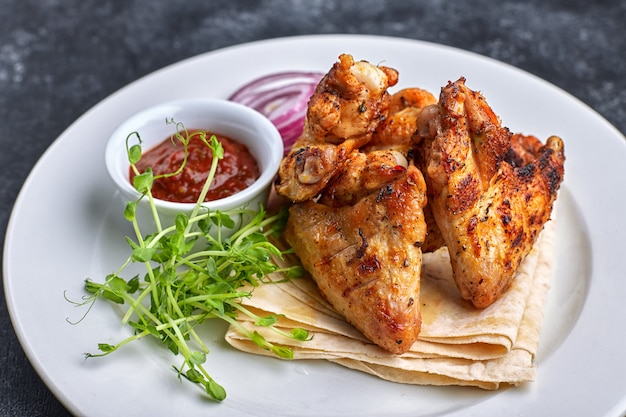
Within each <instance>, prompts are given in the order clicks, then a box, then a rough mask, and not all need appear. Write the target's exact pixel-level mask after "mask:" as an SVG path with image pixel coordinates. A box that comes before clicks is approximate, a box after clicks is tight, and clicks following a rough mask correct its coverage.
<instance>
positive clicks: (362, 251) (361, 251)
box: [356, 228, 368, 259]
mask: <svg viewBox="0 0 626 417" xmlns="http://www.w3.org/2000/svg"><path fill="white" fill-rule="evenodd" d="M359 236H360V237H361V246H359V248H358V249H357V250H356V257H357V258H359V259H361V258H362V257H363V256H365V251H366V250H367V246H368V243H367V239H366V238H365V234H364V233H363V229H361V228H359Z"/></svg>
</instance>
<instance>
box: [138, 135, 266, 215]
mask: <svg viewBox="0 0 626 417" xmlns="http://www.w3.org/2000/svg"><path fill="white" fill-rule="evenodd" d="M195 132H198V131H194V130H190V131H189V135H190V136H191V139H190V140H189V146H188V148H187V150H188V152H189V156H188V158H187V163H186V164H185V167H184V168H183V172H181V173H180V174H178V175H175V176H172V177H167V178H159V179H157V180H155V181H154V183H153V185H152V195H153V196H154V197H155V198H158V199H160V200H167V201H175V202H179V203H195V202H196V201H197V200H198V198H199V196H200V192H201V191H202V187H203V186H204V184H205V182H206V179H207V176H208V174H209V170H210V169H211V162H212V161H213V153H212V152H211V149H210V148H209V147H208V146H207V145H206V144H205V143H204V142H202V140H200V138H199V137H198V136H199V135H194V133H195ZM211 135H212V134H211V133H209V132H207V135H206V137H207V139H209V138H210V137H211ZM216 136H217V139H218V140H219V141H220V142H221V144H222V147H223V148H224V158H223V159H221V160H220V161H219V162H218V164H217V172H216V173H215V177H214V179H213V182H212V183H211V187H210V188H209V192H208V193H207V196H206V198H205V201H212V200H217V199H220V198H224V197H228V196H230V195H232V194H235V193H236V192H239V191H241V190H243V189H245V188H247V187H249V186H250V185H251V184H252V183H253V182H254V181H255V180H256V179H257V178H259V175H260V174H259V167H258V164H257V161H256V160H255V159H254V157H253V156H252V154H251V153H250V151H249V150H248V148H247V147H246V146H245V145H243V144H241V143H239V142H237V141H235V140H233V139H230V138H227V137H224V136H220V135H216ZM184 157H185V150H184V147H183V145H182V144H181V143H180V142H177V143H176V144H174V143H172V140H170V138H167V139H166V140H164V141H163V142H161V143H160V144H159V145H157V146H155V147H154V148H152V149H150V150H148V151H146V152H144V153H143V155H142V157H141V159H140V160H139V162H138V163H137V168H138V169H139V172H144V171H145V170H146V169H147V168H148V167H150V168H152V172H153V173H154V175H155V176H156V175H160V174H169V173H172V172H175V171H176V170H178V168H179V167H180V166H181V164H182V163H183V160H184ZM133 178H134V173H133V172H132V170H131V171H130V181H131V183H132V181H133Z"/></svg>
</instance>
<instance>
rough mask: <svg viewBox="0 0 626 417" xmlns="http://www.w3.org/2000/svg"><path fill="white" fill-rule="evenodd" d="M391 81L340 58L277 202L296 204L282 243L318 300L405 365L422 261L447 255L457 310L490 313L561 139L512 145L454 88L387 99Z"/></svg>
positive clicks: (517, 257)
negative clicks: (461, 304)
mask: <svg viewBox="0 0 626 417" xmlns="http://www.w3.org/2000/svg"><path fill="white" fill-rule="evenodd" d="M397 80H398V73H397V71H395V70H394V69H392V68H387V67H382V66H374V65H372V64H369V63H367V62H365V61H359V62H355V61H354V60H353V58H352V56H350V55H341V56H340V57H339V61H338V62H336V63H335V64H334V65H333V67H332V68H331V70H330V71H329V72H328V74H327V75H326V76H325V77H324V78H323V79H322V81H321V82H320V84H319V85H318V87H317V89H316V91H315V93H314V95H313V96H312V97H311V100H310V102H309V107H308V111H307V117H306V120H305V127H304V132H303V134H302V136H301V137H300V138H299V140H298V141H297V142H296V143H295V144H294V146H293V148H292V149H291V152H290V153H289V154H288V155H287V156H286V157H285V158H284V159H283V161H282V163H281V166H280V169H279V175H278V180H277V182H276V191H277V192H278V194H280V195H282V196H283V197H286V198H287V199H288V200H290V201H291V202H293V204H292V206H291V208H290V210H289V214H290V215H289V220H288V222H287V227H286V229H285V234H284V236H285V238H286V240H287V241H288V242H289V243H290V244H291V246H292V247H293V248H294V251H295V253H296V254H297V255H298V257H299V258H300V261H301V262H302V265H303V266H304V268H305V269H307V270H308V271H309V272H310V274H311V276H312V277H313V279H314V281H315V282H316V283H317V285H318V287H319V288H320V290H321V292H322V293H323V294H324V296H325V297H326V298H327V299H328V301H329V302H330V303H331V304H332V305H333V307H334V308H335V309H336V310H337V311H339V312H340V313H341V314H343V316H344V317H345V318H346V319H347V321H348V322H350V323H352V324H353V325H354V326H355V327H356V328H357V329H359V330H360V331H361V332H362V333H363V334H364V335H365V336H366V337H367V338H368V339H369V340H371V341H372V342H374V343H376V344H377V345H379V346H380V347H382V348H383V349H386V350H388V351H389V352H392V353H403V352H406V351H407V350H408V349H409V348H410V347H411V345H412V344H413V342H414V341H415V340H416V339H417V337H418V335H419V332H420V328H421V316H420V303H419V292H420V275H421V266H422V251H433V250H436V249H438V248H440V247H441V246H444V245H445V246H447V247H448V250H449V252H450V258H451V263H452V270H453V274H454V279H455V281H456V283H457V286H458V287H459V290H460V293H461V295H462V296H463V298H465V299H467V300H469V301H471V302H472V303H473V304H474V305H475V306H476V307H479V308H483V307H486V306H488V305H490V304H491V303H493V302H494V301H495V300H496V299H497V298H498V297H499V295H500V294H501V293H502V291H504V290H505V288H506V287H507V286H508V285H509V283H510V281H511V279H512V277H513V276H514V274H515V272H516V270H517V267H518V265H519V264H520V263H521V262H522V260H523V259H524V258H525V256H526V255H527V254H528V252H529V251H530V249H531V248H532V245H533V244H534V242H535V240H536V238H537V236H538V234H539V232H540V231H541V230H542V228H543V225H544V223H545V222H546V221H547V220H548V219H549V218H550V213H551V210H552V205H553V203H554V200H555V198H556V195H557V191H558V189H559V186H560V183H561V181H562V179H563V162H564V159H565V157H564V155H563V143H562V141H561V139H559V138H558V137H555V136H553V137H551V138H549V139H548V141H547V143H546V144H545V145H543V144H542V143H541V141H539V140H538V139H537V138H535V137H533V136H524V135H511V133H510V132H509V131H508V129H506V128H504V127H502V126H501V124H500V121H499V119H498V117H497V116H496V115H495V113H494V112H493V111H492V110H491V108H490V107H489V106H488V105H487V103H486V102H485V99H484V98H483V97H482V95H480V94H479V93H477V92H474V91H472V90H470V89H469V88H467V87H466V86H465V80H464V79H463V78H461V79H460V80H458V81H457V82H455V83H448V85H447V86H446V87H444V88H443V89H442V91H441V94H440V97H439V101H437V99H436V98H435V97H434V96H433V95H432V94H431V93H429V92H427V91H425V90H421V89H419V88H407V89H404V90H400V91H399V92H397V93H395V94H393V95H390V94H389V93H388V92H387V88H388V87H390V86H393V85H395V84H396V83H397ZM416 164H417V166H416ZM418 167H419V169H418ZM422 172H423V173H424V174H423V175H422ZM427 194H428V201H427V197H426V196H427ZM427 202H428V204H427Z"/></svg>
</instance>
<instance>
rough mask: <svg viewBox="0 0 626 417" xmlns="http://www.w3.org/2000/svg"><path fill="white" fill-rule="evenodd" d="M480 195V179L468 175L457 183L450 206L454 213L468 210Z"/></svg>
mask: <svg viewBox="0 0 626 417" xmlns="http://www.w3.org/2000/svg"><path fill="white" fill-rule="evenodd" d="M479 196H480V190H479V184H478V179H476V178H475V177H473V176H472V175H467V176H466V177H465V178H463V179H462V180H461V181H459V183H458V184H457V185H456V187H455V190H454V192H453V193H452V195H450V196H448V198H449V207H450V209H451V210H452V211H453V212H454V213H459V212H463V211H466V210H467V209H469V208H470V207H472V205H474V203H475V202H476V201H477V200H478V198H479Z"/></svg>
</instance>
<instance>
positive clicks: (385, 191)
mask: <svg viewBox="0 0 626 417" xmlns="http://www.w3.org/2000/svg"><path fill="white" fill-rule="evenodd" d="M391 194H393V187H392V186H391V184H387V185H385V186H384V187H383V188H381V189H380V192H379V193H378V195H377V196H376V202H377V203H380V202H381V201H383V199H384V198H385V197H386V196H388V195H391Z"/></svg>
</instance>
